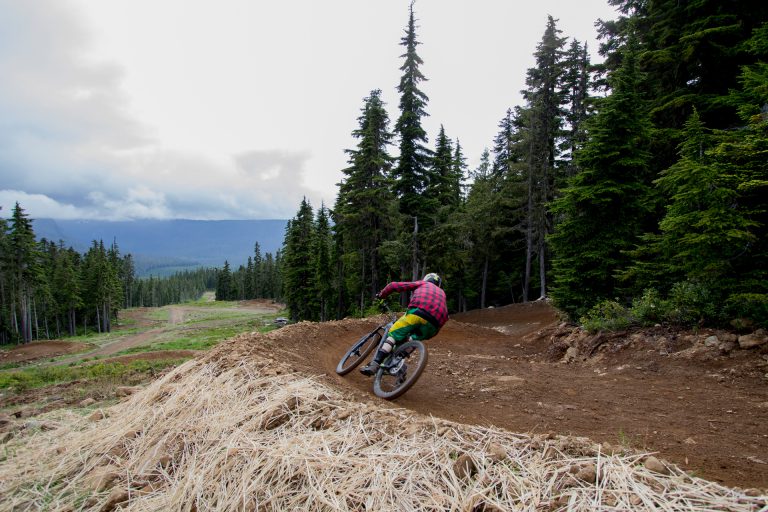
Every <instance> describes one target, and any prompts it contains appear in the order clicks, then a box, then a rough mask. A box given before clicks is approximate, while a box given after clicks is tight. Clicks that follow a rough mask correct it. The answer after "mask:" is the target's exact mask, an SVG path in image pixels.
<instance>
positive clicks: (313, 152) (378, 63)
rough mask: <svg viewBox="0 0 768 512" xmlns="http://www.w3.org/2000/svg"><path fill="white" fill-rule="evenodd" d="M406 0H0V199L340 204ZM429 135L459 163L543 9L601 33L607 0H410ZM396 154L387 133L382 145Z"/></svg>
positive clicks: (518, 84)
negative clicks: (442, 137) (363, 116)
mask: <svg viewBox="0 0 768 512" xmlns="http://www.w3.org/2000/svg"><path fill="white" fill-rule="evenodd" d="M408 5H409V0H386V1H385V0H379V1H374V0H325V1H318V0H281V1H266V0H29V1H27V0H0V13H2V14H1V15H0V69H1V70H2V78H0V206H2V207H3V211H2V214H4V215H7V214H8V213H9V212H8V210H10V208H12V207H13V204H14V203H15V202H16V201H18V202H20V203H21V205H22V206H23V207H24V208H25V209H26V210H27V212H28V213H29V214H30V215H31V216H32V217H33V218H42V217H53V218H69V219H72V218H94V219H114V220H124V219H141V218H189V219H258V218H288V217H292V216H293V215H294V214H295V212H296V210H297V208H298V203H299V201H300V200H301V198H302V196H306V197H307V198H309V199H310V201H311V202H312V204H313V205H314V206H319V204H320V202H321V201H325V203H326V204H333V201H334V198H335V196H336V183H338V181H339V180H340V178H341V172H340V170H341V169H342V168H344V167H345V165H346V156H345V154H344V149H345V148H352V147H354V145H355V140H354V139H353V138H352V137H351V135H350V134H351V132H352V130H354V129H355V128H356V126H357V117H358V115H359V111H360V108H361V106H362V103H363V98H364V97H366V96H367V95H368V94H369V93H370V91H371V90H373V89H381V90H382V96H383V99H384V101H386V102H387V106H388V109H389V113H390V119H391V123H392V125H394V121H395V120H396V119H397V115H398V112H397V104H398V94H397V92H396V89H395V88H396V85H397V83H398V81H399V78H400V71H399V67H400V65H401V63H402V61H401V58H400V55H401V54H402V52H403V48H402V47H401V46H399V45H398V43H399V42H400V38H401V36H402V35H403V30H404V28H405V26H406V22H407V17H408ZM415 11H416V16H417V19H418V24H419V29H418V36H419V40H420V41H421V43H422V45H421V46H419V50H418V51H419V54H420V56H421V57H422V58H423V60H424V65H423V66H422V68H421V69H422V71H423V72H424V74H425V75H426V77H427V78H428V81H427V82H425V83H423V84H422V90H423V91H424V92H425V93H426V94H427V95H428V96H429V98H430V101H429V103H428V105H427V111H428V113H429V114H430V117H428V118H427V119H425V120H424V125H425V128H426V129H427V132H428V134H429V138H430V143H431V142H432V141H433V140H434V138H435V136H436V134H437V131H438V129H439V127H440V125H441V124H443V125H444V126H445V130H446V133H447V134H448V136H449V137H451V138H452V139H454V140H455V139H456V138H458V139H460V141H461V144H462V147H463V148H464V150H465V153H466V155H467V157H468V160H469V164H470V166H472V167H474V166H475V165H477V162H478V159H479V156H480V153H481V152H482V150H483V148H484V147H486V146H489V145H490V143H491V141H492V139H493V136H494V134H495V133H496V130H497V124H498V121H499V120H500V119H501V118H502V117H503V115H504V112H505V111H506V109H507V108H508V107H512V106H514V105H517V104H519V103H521V100H520V94H519V91H520V89H522V88H523V87H524V80H525V72H526V70H527V68H529V67H531V66H532V65H533V57H532V53H533V51H534V49H535V46H536V44H537V43H538V42H539V40H540V39H541V35H542V33H543V31H544V27H545V24H546V21H547V14H551V15H553V16H554V17H555V18H558V19H559V23H558V27H559V28H560V29H562V31H563V35H565V36H569V37H575V38H577V39H579V40H581V41H588V42H589V44H590V47H591V48H592V49H595V48H596V46H597V45H596V43H595V28H594V25H593V24H594V22H595V20H596V19H598V18H602V19H611V18H613V17H615V16H614V15H615V13H614V11H613V9H612V8H611V7H610V6H608V5H607V1H606V0H579V1H573V0H536V1H522V0H473V1H471V2H470V1H468V0H464V1H459V0H417V2H416V4H415ZM392 151H393V153H396V148H394V147H393V148H392Z"/></svg>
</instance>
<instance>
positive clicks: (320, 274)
mask: <svg viewBox="0 0 768 512" xmlns="http://www.w3.org/2000/svg"><path fill="white" fill-rule="evenodd" d="M332 244H333V238H332V236H331V227H330V223H329V220H328V209H327V208H326V207H325V205H323V204H321V205H320V209H319V210H318V211H317V218H316V220H315V247H314V252H315V255H314V258H315V283H316V287H317V296H318V313H319V315H318V316H319V320H320V321H321V322H324V321H326V320H329V319H330V315H331V304H332V301H333V278H332V276H333V266H332V261H331V250H332V249H331V246H332Z"/></svg>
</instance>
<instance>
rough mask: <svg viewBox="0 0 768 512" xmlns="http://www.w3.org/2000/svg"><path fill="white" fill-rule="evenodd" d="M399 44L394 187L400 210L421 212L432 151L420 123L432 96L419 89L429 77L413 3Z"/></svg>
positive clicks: (413, 212)
mask: <svg viewBox="0 0 768 512" xmlns="http://www.w3.org/2000/svg"><path fill="white" fill-rule="evenodd" d="M400 44H401V45H402V46H404V47H405V53H404V54H403V55H401V57H402V58H403V59H404V62H403V65H402V66H401V67H400V70H401V71H402V72H403V76H402V77H401V79H400V84H399V85H398V87H397V91H398V92H399V93H400V117H399V118H398V120H397V123H396V124H395V131H396V132H397V134H398V135H399V137H400V157H399V158H398V161H397V166H396V167H395V168H394V170H393V173H392V174H393V177H394V178H395V183H394V190H395V192H396V194H397V196H398V197H399V198H400V211H401V212H402V213H403V214H405V215H409V216H419V215H420V214H421V213H422V211H421V210H422V207H421V205H422V201H421V200H420V194H421V193H422V192H423V191H424V189H425V187H426V186H427V177H426V174H427V169H428V167H429V163H430V157H431V155H430V151H429V149H428V148H427V146H426V144H427V133H426V131H424V128H422V126H421V119H422V118H423V117H425V116H426V115H427V113H426V110H425V107H426V104H427V101H429V98H427V95H426V94H424V93H423V92H422V91H421V90H420V89H419V83H420V82H422V81H425V80H426V78H425V77H424V75H423V74H422V73H421V71H420V70H419V67H420V66H421V65H422V64H423V63H424V62H423V61H422V60H421V57H419V55H418V54H417V53H416V47H417V46H418V45H419V44H421V43H420V42H419V41H418V40H417V39H416V20H415V18H414V14H413V3H411V5H410V7H409V16H408V28H407V29H406V31H405V36H404V37H403V38H402V39H401V42H400Z"/></svg>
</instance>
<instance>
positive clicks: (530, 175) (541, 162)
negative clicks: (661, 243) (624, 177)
mask: <svg viewBox="0 0 768 512" xmlns="http://www.w3.org/2000/svg"><path fill="white" fill-rule="evenodd" d="M560 33H561V31H560V30H559V29H558V28H557V26H556V20H555V19H554V18H552V16H549V17H548V20H547V27H546V29H545V31H544V35H543V37H542V40H541V42H540V43H539V45H538V46H537V47H536V52H535V53H534V57H535V59H536V66H535V67H533V68H530V69H529V70H528V72H527V74H526V80H525V83H526V85H527V89H526V90H524V91H522V92H523V97H524V98H525V100H526V102H527V106H526V110H525V116H521V121H522V122H524V123H525V128H526V130H527V134H526V140H525V144H524V145H525V146H526V147H527V151H528V154H527V159H528V165H527V188H528V191H527V201H526V202H527V205H526V219H525V224H526V227H525V230H526V262H525V277H524V285H523V287H524V288H523V289H524V291H523V301H526V300H528V297H529V294H530V288H531V283H530V281H531V272H532V266H533V257H534V255H537V256H538V267H539V292H540V296H542V297H543V296H545V295H546V293H547V280H546V274H547V266H548V264H547V247H546V236H547V234H548V233H550V231H551V229H552V218H551V216H550V214H549V211H548V210H547V204H549V202H550V201H551V200H552V199H553V198H554V197H556V195H557V194H556V192H555V184H556V182H557V176H556V163H557V159H558V158H557V157H558V151H557V150H558V138H559V137H560V135H561V128H562V117H563V115H564V113H563V109H562V104H563V102H564V99H563V92H562V88H561V87H560V85H561V77H562V74H563V66H562V60H563V50H562V48H563V46H564V45H565V38H563V37H560V35H559V34H560Z"/></svg>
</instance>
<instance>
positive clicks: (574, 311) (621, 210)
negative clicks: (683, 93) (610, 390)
mask: <svg viewBox="0 0 768 512" xmlns="http://www.w3.org/2000/svg"><path fill="white" fill-rule="evenodd" d="M636 59H637V47H636V44H635V43H634V42H633V41H631V40H630V42H628V45H627V48H626V49H625V50H624V54H623V59H622V61H623V64H622V67H621V68H620V69H619V70H618V71H617V72H615V73H614V74H613V75H612V76H611V77H610V80H611V87H612V91H613V92H612V94H611V95H610V96H608V97H607V98H605V99H604V100H602V101H601V102H600V103H598V113H597V115H596V116H595V117H594V118H592V119H591V120H590V121H589V122H588V128H587V131H588V133H589V134H590V139H589V140H588V141H587V143H586V146H585V147H584V149H583V150H582V151H581V152H580V153H579V154H578V164H579V166H580V167H581V169H582V171H581V172H580V173H579V174H577V175H576V176H575V177H574V178H573V179H572V181H571V184H570V186H569V187H568V188H566V189H565V190H564V191H563V196H562V197H561V198H560V199H557V200H556V201H555V203H554V206H553V209H554V211H555V212H556V213H557V214H558V215H560V216H562V220H561V222H560V223H559V224H558V226H557V228H556V230H555V233H554V235H552V236H551V237H550V242H551V244H552V247H553V252H554V256H553V262H552V264H553V268H554V286H553V288H552V296H553V298H554V300H555V303H556V304H557V305H558V307H560V308H561V309H563V310H564V311H566V312H567V313H568V314H569V315H571V317H573V318H578V317H579V316H580V315H582V314H584V313H585V312H586V311H587V310H589V309H590V308H591V307H592V306H593V305H594V304H596V303H597V302H599V301H600V300H604V299H611V298H614V297H616V296H617V294H618V293H619V291H620V289H619V283H618V281H617V278H616V275H617V274H618V273H621V272H622V271H624V270H626V269H627V267H628V266H629V265H630V264H631V261H630V257H629V256H628V254H627V251H628V250H629V249H632V248H633V246H634V245H635V244H636V243H638V241H639V236H640V235H641V234H642V233H644V232H646V231H647V228H648V226H649V219H651V220H652V211H653V194H652V191H651V187H650V185H651V183H650V181H651V178H652V176H651V174H650V171H649V165H650V162H649V161H650V153H649V151H648V139H649V121H648V117H647V115H648V114H647V109H646V107H645V103H644V102H643V100H642V97H641V94H640V83H641V80H642V78H641V75H640V74H639V73H638V70H637V67H636Z"/></svg>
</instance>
